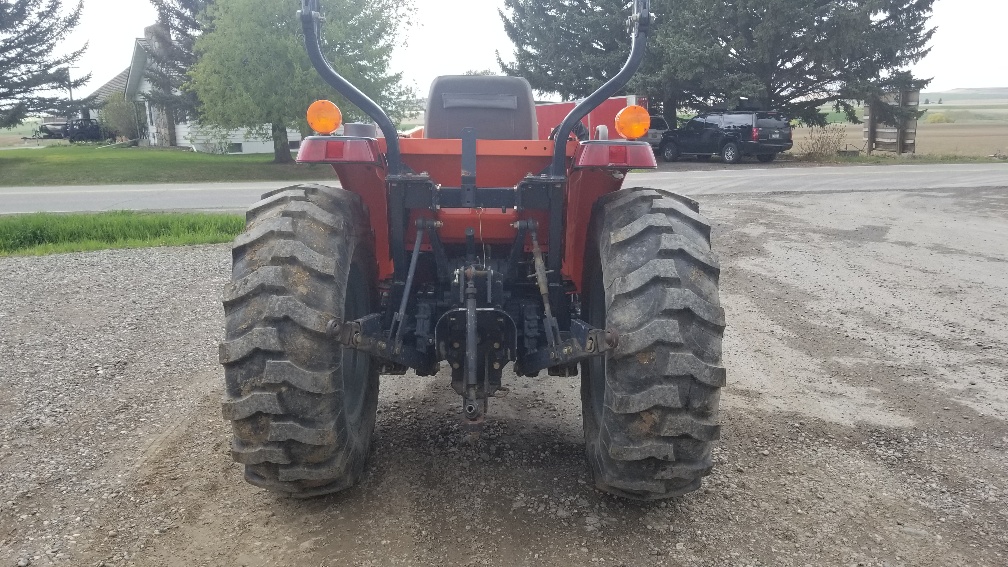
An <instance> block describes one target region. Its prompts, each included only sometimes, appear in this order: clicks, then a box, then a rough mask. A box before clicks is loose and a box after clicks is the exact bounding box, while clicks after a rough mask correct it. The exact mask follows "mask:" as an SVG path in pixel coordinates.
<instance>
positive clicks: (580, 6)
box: [497, 0, 633, 100]
mask: <svg viewBox="0 0 1008 567" xmlns="http://www.w3.org/2000/svg"><path fill="white" fill-rule="evenodd" d="M632 5H633V2H632V1H629V0H505V2H504V6H505V9H506V10H507V11H505V10H498V13H499V14H500V17H501V20H502V21H503V22H504V31H505V32H506V33H507V35H508V37H509V38H510V39H511V41H512V42H513V43H514V60H515V62H514V63H513V64H508V63H505V62H504V61H503V60H502V59H501V56H500V53H499V52H498V53H497V63H498V64H499V65H500V66H501V69H503V70H504V72H505V73H506V74H508V75H516V76H520V77H525V78H526V79H528V82H529V84H530V85H532V88H533V89H535V90H537V91H539V92H544V93H558V94H559V95H560V96H561V97H563V98H564V99H565V100H571V99H574V98H578V97H584V96H588V95H589V94H591V93H592V92H593V91H594V90H595V89H597V88H598V87H600V86H602V84H603V83H604V82H605V81H606V80H608V79H609V78H610V77H612V76H613V75H615V74H616V73H617V72H618V71H619V69H620V67H622V66H623V62H624V61H626V57H627V54H628V53H629V51H630V37H629V35H628V34H627V30H626V17H627V16H628V15H629V14H630V8H631V6H632Z"/></svg>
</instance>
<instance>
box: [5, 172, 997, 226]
mask: <svg viewBox="0 0 1008 567" xmlns="http://www.w3.org/2000/svg"><path fill="white" fill-rule="evenodd" d="M676 165H677V166H679V165H686V164H676ZM673 167H674V166H668V165H665V164H663V165H662V169H660V170H658V171H654V172H647V173H633V174H631V175H630V176H629V177H628V179H627V184H628V185H630V186H633V185H646V186H650V187H658V188H666V189H672V190H675V191H678V192H680V193H684V194H687V195H705V194H718V193H722V194H724V193H765V192H776V191H799V192H816V191H865V190H879V189H888V190H914V189H941V188H956V187H1008V164H996V163H994V164H954V165H945V164H939V165H896V166H893V165H887V166H859V167H852V166H847V167H769V168H767V167H753V166H748V165H744V166H740V167H733V168H731V169H721V170H699V171H697V170H692V171H684V170H680V169H678V168H677V167H676V168H673ZM320 182H322V183H329V184H335V183H336V180H335V179H329V180H325V181H320ZM285 183H291V182H284V181H266V182H235V183H203V184H156V185H101V186H95V185H82V186H65V187H0V214H9V213H26V212H35V211H51V212H67V211H107V210H121V209H132V210H172V209H188V210H234V211H241V210H244V209H245V207H247V206H248V205H249V204H251V203H253V202H255V201H256V200H257V199H258V198H259V195H260V194H262V193H264V192H265V191H268V190H270V189H275V188H277V187H282V186H283V185H284V184H285Z"/></svg>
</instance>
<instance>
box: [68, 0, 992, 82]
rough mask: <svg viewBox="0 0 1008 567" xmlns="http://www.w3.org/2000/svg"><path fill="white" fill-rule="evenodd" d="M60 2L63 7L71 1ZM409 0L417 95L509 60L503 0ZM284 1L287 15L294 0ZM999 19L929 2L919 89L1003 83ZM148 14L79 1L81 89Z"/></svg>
mask: <svg viewBox="0 0 1008 567" xmlns="http://www.w3.org/2000/svg"><path fill="white" fill-rule="evenodd" d="M62 1H63V3H64V5H65V6H66V7H69V6H71V5H73V4H75V3H76V0H62ZM266 1H270V0H266ZM272 1H276V0H272ZM330 1H332V0H330ZM414 2H415V5H416V16H415V17H414V18H413V21H412V24H411V26H410V27H409V28H408V30H407V33H406V34H405V37H404V41H403V42H402V44H401V45H399V46H398V47H397V49H396V52H395V54H394V56H393V60H392V65H393V70H394V71H402V72H403V74H404V77H405V78H406V80H407V82H408V83H411V84H413V85H414V87H415V88H416V90H417V92H418V93H420V94H421V95H423V94H426V92H427V88H428V86H429V85H430V82H431V81H432V80H433V79H434V77H436V76H437V75H449V74H459V73H464V72H465V71H469V70H482V69H491V70H494V71H499V67H498V66H497V60H496V58H495V50H499V51H500V52H501V55H502V56H503V57H504V59H505V60H511V53H512V47H511V42H510V40H509V39H508V37H507V35H506V34H505V33H504V26H503V25H502V24H501V21H500V18H499V17H498V15H497V9H498V8H499V7H501V6H503V4H504V1H503V0H414ZM288 3H290V4H291V5H292V11H291V17H292V18H293V17H294V11H295V8H294V7H293V6H295V5H296V4H297V3H296V2H293V1H289V0H288ZM322 5H323V7H324V6H325V0H323V4H322ZM978 15H982V16H980V17H978ZM1006 17H1008V3H1002V2H1000V1H994V0H936V1H935V3H934V12H933V15H932V17H931V24H932V25H935V26H937V27H938V30H937V32H936V33H935V35H934V37H933V38H932V41H931V45H932V49H931V53H929V54H928V55H927V57H925V58H924V59H923V60H922V61H921V62H920V63H918V64H917V65H916V66H914V67H913V68H912V70H913V71H914V74H915V75H917V76H920V77H933V81H932V82H931V85H930V86H929V87H928V88H927V89H926V90H928V91H931V92H936V91H947V90H951V89H955V88H981V87H1008V65H1006V64H1003V63H1002V64H999V63H998V60H999V58H1001V54H1003V53H1004V47H1003V44H1002V41H1004V38H1003V36H1002V35H1001V34H1002V33H1004V31H1003V30H1004V24H1003V22H1004V21H1005V20H1006ZM154 20H155V13H154V9H153V8H152V7H151V5H150V3H149V2H148V1H147V0H84V13H83V16H82V18H81V23H80V25H79V26H78V28H77V29H76V30H75V31H74V33H73V34H72V35H71V36H70V37H69V38H68V40H67V42H66V44H65V48H66V50H70V49H72V48H73V47H77V46H80V45H83V44H84V43H85V42H88V50H87V53H85V55H84V56H83V57H82V58H81V59H80V61H79V62H78V63H77V64H76V68H75V69H72V70H71V73H72V74H73V75H74V76H80V75H83V74H86V73H87V72H88V71H90V72H91V73H92V77H91V81H90V82H89V83H88V84H87V85H86V86H85V87H84V88H83V89H82V91H83V92H85V93H91V92H92V91H94V90H96V89H97V88H98V87H100V86H101V85H103V84H104V83H106V82H107V81H109V80H110V79H112V78H113V77H114V76H116V75H117V74H118V73H119V72H121V71H122V70H123V69H125V68H126V67H128V66H129V62H130V57H131V55H132V52H133V44H134V40H135V38H137V37H142V36H143V29H144V27H146V26H149V25H151V24H153V23H154Z"/></svg>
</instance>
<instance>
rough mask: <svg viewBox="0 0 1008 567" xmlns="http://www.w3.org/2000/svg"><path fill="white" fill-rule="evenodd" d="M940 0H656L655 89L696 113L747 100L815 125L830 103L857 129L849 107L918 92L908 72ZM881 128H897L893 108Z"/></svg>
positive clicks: (928, 34) (924, 41) (917, 84)
mask: <svg viewBox="0 0 1008 567" xmlns="http://www.w3.org/2000/svg"><path fill="white" fill-rule="evenodd" d="M933 2H934V0H867V1H859V2H855V1H852V0H847V1H835V0H723V1H722V2H721V3H719V4H715V5H713V6H712V5H711V3H710V2H709V1H701V0H674V1H673V0H656V4H655V7H656V9H657V10H658V11H661V12H663V13H664V14H665V15H666V18H665V19H664V20H663V21H662V22H661V25H660V26H659V31H658V34H657V37H656V38H655V39H656V41H655V48H656V50H657V51H658V52H659V53H660V54H661V56H660V58H659V59H657V60H656V61H652V65H657V67H658V68H657V69H654V67H652V73H653V74H654V75H655V76H658V77H661V78H664V79H666V80H667V82H666V83H664V84H661V83H660V82H659V83H658V84H655V82H651V83H650V84H649V87H650V88H651V89H653V92H655V93H656V94H659V95H660V96H662V97H664V98H666V99H669V98H672V99H675V98H678V99H679V100H680V101H681V102H682V103H685V104H686V105H687V106H690V107H692V108H698V109H702V108H709V107H711V106H713V105H715V104H718V103H722V104H724V103H729V105H730V103H732V102H734V101H737V100H738V99H739V98H741V97H746V98H749V99H751V100H753V101H756V102H758V103H760V105H761V106H762V107H764V108H775V109H778V110H781V111H783V112H785V113H787V114H788V115H790V116H792V117H795V118H799V119H801V120H802V121H804V122H806V123H810V124H822V123H824V121H825V117H824V116H823V114H822V113H821V112H820V111H819V107H820V106H823V105H825V104H832V105H833V106H834V107H835V108H836V109H837V110H840V111H843V112H845V114H846V115H847V118H848V120H850V121H852V122H857V121H858V119H857V114H856V113H857V110H858V109H857V107H856V106H855V105H854V104H852V103H851V101H867V102H869V103H872V102H874V101H877V100H879V99H880V98H881V96H882V94H883V93H884V92H888V91H893V90H899V89H909V90H913V89H920V88H921V87H923V86H925V85H926V84H927V83H928V80H920V79H917V78H915V77H913V76H912V75H911V74H910V73H909V72H906V71H904V69H905V68H907V67H909V66H910V65H911V64H913V63H916V62H917V61H919V60H920V59H921V58H923V57H924V56H925V55H926V54H927V53H928V51H929V47H928V46H927V44H928V42H929V41H930V39H931V36H932V34H933V33H934V29H933V28H928V27H927V21H928V18H929V17H930V15H931V6H932V4H933ZM883 106H885V107H886V108H881V109H880V111H882V112H883V113H885V116H882V118H883V120H886V121H891V120H894V119H895V117H894V112H893V111H892V109H891V108H888V105H883Z"/></svg>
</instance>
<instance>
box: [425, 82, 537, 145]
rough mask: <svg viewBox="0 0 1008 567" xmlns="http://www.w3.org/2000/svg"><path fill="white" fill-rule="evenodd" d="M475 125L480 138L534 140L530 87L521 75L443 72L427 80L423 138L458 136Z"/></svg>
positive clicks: (534, 123)
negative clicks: (491, 75)
mask: <svg viewBox="0 0 1008 567" xmlns="http://www.w3.org/2000/svg"><path fill="white" fill-rule="evenodd" d="M463 128H475V129H476V138H477V139H480V140H535V139H537V138H538V133H539V126H538V123H537V122H536V113H535V102H534V101H533V98H532V87H531V86H529V83H528V81H526V80H525V79H523V78H521V77H487V76H482V75H445V76H442V77H438V78H436V79H434V82H433V83H431V89H430V96H428V97H427V114H426V117H425V122H424V137H426V138H461V137H462V129H463Z"/></svg>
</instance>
